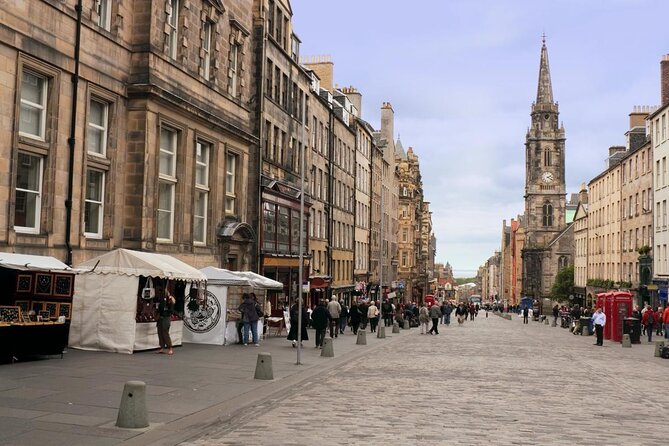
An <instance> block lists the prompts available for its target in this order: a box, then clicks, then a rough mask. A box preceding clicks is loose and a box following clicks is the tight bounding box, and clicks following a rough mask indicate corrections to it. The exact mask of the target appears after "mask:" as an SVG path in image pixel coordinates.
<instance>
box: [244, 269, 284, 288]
mask: <svg viewBox="0 0 669 446" xmlns="http://www.w3.org/2000/svg"><path fill="white" fill-rule="evenodd" d="M235 273H236V274H239V275H240V276H242V277H245V278H247V279H248V280H249V281H250V282H251V283H252V285H251V286H253V287H254V288H260V289H262V290H282V289H283V284H282V283H281V282H277V281H276V280H272V279H270V278H269V277H265V276H261V275H260V274H256V273H254V272H253V271H235Z"/></svg>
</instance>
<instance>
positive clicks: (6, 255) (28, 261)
mask: <svg viewBox="0 0 669 446" xmlns="http://www.w3.org/2000/svg"><path fill="white" fill-rule="evenodd" d="M0 267H3V268H11V269H18V270H26V271H27V270H40V271H72V268H70V267H69V266H67V265H66V264H64V263H63V262H61V261H60V260H58V259H56V258H55V257H49V256H35V255H30V254H14V253H10V252H0Z"/></svg>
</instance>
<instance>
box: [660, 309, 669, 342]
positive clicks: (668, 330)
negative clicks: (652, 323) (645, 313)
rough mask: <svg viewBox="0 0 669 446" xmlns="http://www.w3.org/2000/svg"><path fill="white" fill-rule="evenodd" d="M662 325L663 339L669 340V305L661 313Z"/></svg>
mask: <svg viewBox="0 0 669 446" xmlns="http://www.w3.org/2000/svg"><path fill="white" fill-rule="evenodd" d="M662 324H663V325H664V339H669V305H667V306H666V307H664V312H663V313H662Z"/></svg>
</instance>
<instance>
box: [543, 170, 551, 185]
mask: <svg viewBox="0 0 669 446" xmlns="http://www.w3.org/2000/svg"><path fill="white" fill-rule="evenodd" d="M541 181H543V182H544V183H546V184H549V183H552V182H553V174H552V173H551V172H544V173H542V174H541Z"/></svg>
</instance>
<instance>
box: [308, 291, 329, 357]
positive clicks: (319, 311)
mask: <svg viewBox="0 0 669 446" xmlns="http://www.w3.org/2000/svg"><path fill="white" fill-rule="evenodd" d="M331 320H332V316H331V314H330V311H329V310H328V308H327V307H326V306H325V301H323V300H321V301H320V302H319V303H318V306H317V307H316V308H314V311H313V313H311V325H313V327H314V329H315V330H316V348H323V339H324V338H325V332H326V331H327V328H328V325H330V327H332V325H331V324H330V321H331Z"/></svg>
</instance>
